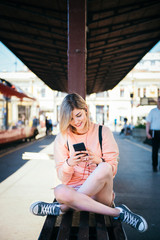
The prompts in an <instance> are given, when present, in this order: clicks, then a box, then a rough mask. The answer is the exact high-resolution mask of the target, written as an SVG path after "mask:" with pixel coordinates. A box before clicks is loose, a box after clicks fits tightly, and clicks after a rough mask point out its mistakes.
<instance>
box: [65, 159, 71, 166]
mask: <svg viewBox="0 0 160 240" xmlns="http://www.w3.org/2000/svg"><path fill="white" fill-rule="evenodd" d="M66 163H67V165H68V166H70V167H71V165H69V163H68V158H67V159H66Z"/></svg>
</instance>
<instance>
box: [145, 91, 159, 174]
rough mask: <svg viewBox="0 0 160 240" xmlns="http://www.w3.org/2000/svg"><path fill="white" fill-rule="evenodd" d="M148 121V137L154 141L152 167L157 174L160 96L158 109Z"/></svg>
mask: <svg viewBox="0 0 160 240" xmlns="http://www.w3.org/2000/svg"><path fill="white" fill-rule="evenodd" d="M146 120H147V123H146V135H147V138H148V139H152V167H153V171H154V172H157V171H158V169H157V167H158V149H159V147H160V96H159V97H158V99H157V107H156V108H153V109H152V110H151V111H150V113H149V114H148V116H147V119H146Z"/></svg>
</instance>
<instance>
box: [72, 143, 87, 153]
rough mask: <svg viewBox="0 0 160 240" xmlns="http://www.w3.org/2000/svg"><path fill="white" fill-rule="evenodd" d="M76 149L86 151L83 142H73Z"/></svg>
mask: <svg viewBox="0 0 160 240" xmlns="http://www.w3.org/2000/svg"><path fill="white" fill-rule="evenodd" d="M73 147H74V150H75V151H76V152H77V151H86V147H85V145H84V143H83V142H81V143H76V144H73Z"/></svg>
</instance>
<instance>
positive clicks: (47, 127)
mask: <svg viewBox="0 0 160 240" xmlns="http://www.w3.org/2000/svg"><path fill="white" fill-rule="evenodd" d="M45 124H46V135H48V133H49V128H50V124H49V120H48V117H46V119H45Z"/></svg>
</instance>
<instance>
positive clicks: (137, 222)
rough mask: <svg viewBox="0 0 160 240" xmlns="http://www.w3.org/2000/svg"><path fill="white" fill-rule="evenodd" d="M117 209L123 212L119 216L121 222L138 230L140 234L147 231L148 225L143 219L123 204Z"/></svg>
mask: <svg viewBox="0 0 160 240" xmlns="http://www.w3.org/2000/svg"><path fill="white" fill-rule="evenodd" d="M116 208H118V209H119V210H120V211H121V212H120V215H119V216H118V219H119V220H120V221H121V222H124V223H126V224H128V225H130V226H131V227H133V228H135V229H137V230H138V231H139V232H145V231H146V230H147V228H148V224H147V222H146V220H145V219H144V218H143V217H141V216H139V215H137V214H135V213H133V212H131V210H130V209H129V208H128V207H126V206H125V205H123V204H122V205H121V206H118V207H116Z"/></svg>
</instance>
